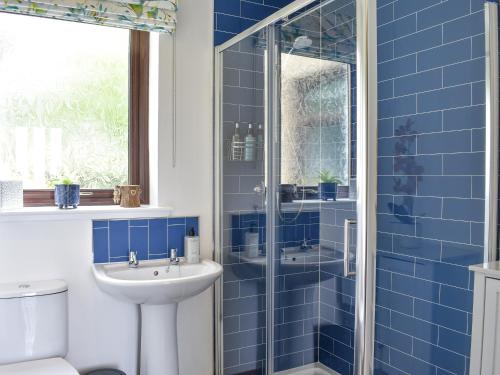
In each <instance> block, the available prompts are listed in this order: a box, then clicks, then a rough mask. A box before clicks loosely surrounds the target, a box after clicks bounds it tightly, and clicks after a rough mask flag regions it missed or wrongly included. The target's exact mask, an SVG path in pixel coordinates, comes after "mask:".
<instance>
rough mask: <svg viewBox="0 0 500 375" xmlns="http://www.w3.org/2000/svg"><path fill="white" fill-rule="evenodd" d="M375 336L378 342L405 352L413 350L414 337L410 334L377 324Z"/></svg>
mask: <svg viewBox="0 0 500 375" xmlns="http://www.w3.org/2000/svg"><path fill="white" fill-rule="evenodd" d="M375 337H376V339H377V341H378V342H380V343H382V344H385V345H388V346H391V347H393V348H396V349H398V350H402V351H404V352H411V347H412V338H411V336H410V335H406V334H404V333H401V332H398V331H396V330H394V329H390V328H388V327H384V326H381V325H380V324H376V325H375Z"/></svg>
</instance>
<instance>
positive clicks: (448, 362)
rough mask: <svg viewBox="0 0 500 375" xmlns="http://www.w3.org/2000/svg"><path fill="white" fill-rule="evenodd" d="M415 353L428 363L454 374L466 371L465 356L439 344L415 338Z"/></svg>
mask: <svg viewBox="0 0 500 375" xmlns="http://www.w3.org/2000/svg"><path fill="white" fill-rule="evenodd" d="M413 354H414V356H415V357H418V358H420V359H422V360H424V361H426V362H428V363H432V364H434V365H436V366H439V367H441V368H443V369H445V370H448V371H450V372H452V373H454V374H463V373H464V371H465V357H464V356H463V355H459V354H456V353H454V352H451V351H449V350H446V349H443V348H440V347H439V346H435V345H429V343H426V342H424V341H420V340H415V341H414V343H413Z"/></svg>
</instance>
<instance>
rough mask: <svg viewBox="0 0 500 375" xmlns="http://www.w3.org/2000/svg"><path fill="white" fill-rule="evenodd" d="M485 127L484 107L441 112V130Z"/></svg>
mask: <svg viewBox="0 0 500 375" xmlns="http://www.w3.org/2000/svg"><path fill="white" fill-rule="evenodd" d="M484 126H485V110H484V106H482V105H478V106H473V107H464V108H455V109H450V110H447V111H444V112H443V129H444V130H460V129H477V128H484Z"/></svg>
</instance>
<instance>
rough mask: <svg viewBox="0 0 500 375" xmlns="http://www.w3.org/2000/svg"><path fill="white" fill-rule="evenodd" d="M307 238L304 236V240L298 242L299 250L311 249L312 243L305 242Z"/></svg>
mask: <svg viewBox="0 0 500 375" xmlns="http://www.w3.org/2000/svg"><path fill="white" fill-rule="evenodd" d="M307 241H308V240H306V239H305V238H304V241H302V243H301V244H300V250H302V251H307V250H311V249H312V245H310V244H308V243H307Z"/></svg>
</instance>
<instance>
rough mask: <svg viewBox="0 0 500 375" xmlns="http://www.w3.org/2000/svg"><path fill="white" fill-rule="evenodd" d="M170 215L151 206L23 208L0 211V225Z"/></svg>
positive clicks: (167, 208)
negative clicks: (23, 222)
mask: <svg viewBox="0 0 500 375" xmlns="http://www.w3.org/2000/svg"><path fill="white" fill-rule="evenodd" d="M171 213H172V208H170V207H152V206H141V207H138V208H122V207H120V206H80V207H78V208H77V209H74V210H60V209H59V208H57V207H25V208H20V209H14V210H1V209H0V223H4V222H15V221H47V220H99V219H135V218H155V217H167V216H170V214H171Z"/></svg>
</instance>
